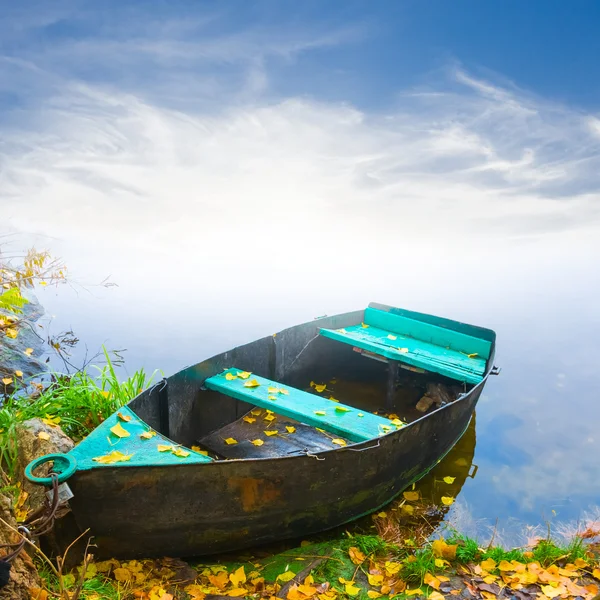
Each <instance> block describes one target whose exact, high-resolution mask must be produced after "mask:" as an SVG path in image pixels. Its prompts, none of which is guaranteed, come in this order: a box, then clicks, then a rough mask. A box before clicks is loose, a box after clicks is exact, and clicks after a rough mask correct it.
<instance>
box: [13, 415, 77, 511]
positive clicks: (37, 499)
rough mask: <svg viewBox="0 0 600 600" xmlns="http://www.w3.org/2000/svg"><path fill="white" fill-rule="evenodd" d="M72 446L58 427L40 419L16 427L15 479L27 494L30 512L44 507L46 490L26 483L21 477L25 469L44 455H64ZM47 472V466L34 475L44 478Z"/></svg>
mask: <svg viewBox="0 0 600 600" xmlns="http://www.w3.org/2000/svg"><path fill="white" fill-rule="evenodd" d="M40 433H43V434H47V435H48V439H47V440H46V439H41V438H40V437H39V434H40ZM42 437H46V436H45V435H42ZM74 446H75V444H74V443H73V440H71V438H70V437H68V436H67V435H65V434H64V433H63V430H62V429H61V428H60V427H58V426H51V425H46V423H44V422H43V421H42V420H41V419H30V420H29V421H24V422H23V423H21V424H20V425H18V426H17V448H18V450H17V477H18V480H19V481H20V482H21V486H22V489H23V490H24V491H26V492H27V493H28V494H29V496H28V498H27V504H28V508H29V509H30V510H32V511H36V510H37V509H38V508H41V507H42V506H44V504H45V502H46V491H47V488H45V487H44V486H41V485H37V484H34V483H30V482H29V481H27V479H25V477H24V475H23V472H24V470H25V467H26V466H27V465H28V464H29V463H30V462H31V461H32V460H34V459H36V458H38V457H40V456H43V455H44V454H56V453H62V454H66V453H67V452H69V450H71V449H72V448H73V447H74ZM48 470H49V465H44V466H42V467H40V468H39V469H38V470H37V471H36V475H40V476H41V477H45V476H47V474H48Z"/></svg>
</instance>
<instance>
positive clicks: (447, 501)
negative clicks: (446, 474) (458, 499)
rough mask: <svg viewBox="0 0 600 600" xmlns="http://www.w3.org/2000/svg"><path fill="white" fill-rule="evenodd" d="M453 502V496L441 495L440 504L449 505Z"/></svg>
mask: <svg viewBox="0 0 600 600" xmlns="http://www.w3.org/2000/svg"><path fill="white" fill-rule="evenodd" d="M453 502H454V498H453V497H452V496H442V504H444V505H446V506H450V505H451V504H452V503H453Z"/></svg>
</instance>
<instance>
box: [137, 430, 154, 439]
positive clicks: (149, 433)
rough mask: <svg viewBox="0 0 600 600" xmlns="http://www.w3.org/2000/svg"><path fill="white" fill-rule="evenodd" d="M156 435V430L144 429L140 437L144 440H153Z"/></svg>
mask: <svg viewBox="0 0 600 600" xmlns="http://www.w3.org/2000/svg"><path fill="white" fill-rule="evenodd" d="M155 435H156V431H144V433H140V437H141V438H142V439H143V440H151V439H152V438H153V437H154V436H155Z"/></svg>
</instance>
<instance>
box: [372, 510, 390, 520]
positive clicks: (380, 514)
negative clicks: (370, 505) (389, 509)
mask: <svg viewBox="0 0 600 600" xmlns="http://www.w3.org/2000/svg"><path fill="white" fill-rule="evenodd" d="M375 516H376V517H379V518H380V519H385V518H386V517H387V513H386V512H383V511H382V512H379V513H377V514H376V515H375Z"/></svg>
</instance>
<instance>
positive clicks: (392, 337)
mask: <svg viewBox="0 0 600 600" xmlns="http://www.w3.org/2000/svg"><path fill="white" fill-rule="evenodd" d="M397 339H398V337H397V336H395V335H392V334H391V333H390V334H389V335H388V340H397Z"/></svg>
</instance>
